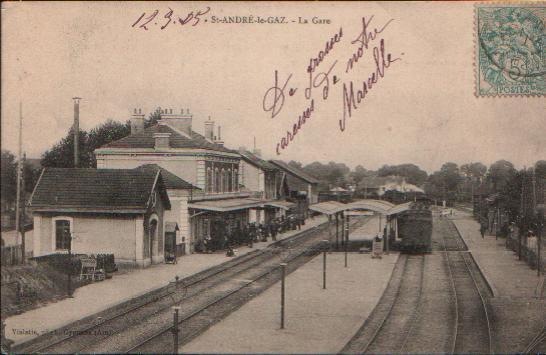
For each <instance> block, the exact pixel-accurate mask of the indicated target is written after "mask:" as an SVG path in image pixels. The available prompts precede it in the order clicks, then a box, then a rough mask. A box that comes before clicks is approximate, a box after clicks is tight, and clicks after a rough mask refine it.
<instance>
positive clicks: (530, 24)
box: [475, 2, 546, 96]
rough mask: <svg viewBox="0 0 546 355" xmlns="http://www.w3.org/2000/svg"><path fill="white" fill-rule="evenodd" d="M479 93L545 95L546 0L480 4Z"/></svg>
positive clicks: (477, 24)
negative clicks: (545, 20) (542, 0)
mask: <svg viewBox="0 0 546 355" xmlns="http://www.w3.org/2000/svg"><path fill="white" fill-rule="evenodd" d="M475 10H476V13H475V15H476V18H475V26H476V54H475V55H476V59H475V60H476V63H475V67H476V95H477V96H499V95H506V96H513V95H544V94H546V89H545V86H544V76H545V70H546V62H545V60H546V59H545V53H544V50H545V49H544V44H545V41H546V36H545V34H544V32H545V31H544V15H545V13H546V3H545V2H542V3H517V4H516V3H507V4H502V3H500V4H493V3H489V4H477V5H476V9H475Z"/></svg>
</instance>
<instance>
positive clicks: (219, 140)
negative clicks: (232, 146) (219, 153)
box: [214, 126, 224, 146]
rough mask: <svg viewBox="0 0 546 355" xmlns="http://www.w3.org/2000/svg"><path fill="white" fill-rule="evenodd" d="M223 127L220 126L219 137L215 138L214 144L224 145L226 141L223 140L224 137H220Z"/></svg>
mask: <svg viewBox="0 0 546 355" xmlns="http://www.w3.org/2000/svg"><path fill="white" fill-rule="evenodd" d="M221 128H222V127H221V126H218V137H214V138H215V139H214V143H216V144H218V145H222V146H223V145H224V141H223V140H222V137H221V135H220V133H221Z"/></svg>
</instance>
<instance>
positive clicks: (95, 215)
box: [30, 168, 171, 266]
mask: <svg viewBox="0 0 546 355" xmlns="http://www.w3.org/2000/svg"><path fill="white" fill-rule="evenodd" d="M30 208H31V209H32V211H33V214H34V235H33V252H34V256H35V257H36V256H42V255H47V254H53V253H61V254H64V253H68V252H71V253H74V254H114V255H115V260H116V263H119V264H132V265H137V266H147V265H150V264H155V263H161V262H163V260H164V255H165V249H164V222H165V212H166V211H169V210H170V209H171V203H170V201H169V197H168V195H167V190H166V188H165V183H164V182H163V178H162V176H161V172H160V171H159V170H148V169H146V170H135V169H60V168H45V169H44V170H43V171H42V174H41V175H40V178H39V180H38V183H37V184H36V187H35V189H34V192H33V194H32V197H31V200H30Z"/></svg>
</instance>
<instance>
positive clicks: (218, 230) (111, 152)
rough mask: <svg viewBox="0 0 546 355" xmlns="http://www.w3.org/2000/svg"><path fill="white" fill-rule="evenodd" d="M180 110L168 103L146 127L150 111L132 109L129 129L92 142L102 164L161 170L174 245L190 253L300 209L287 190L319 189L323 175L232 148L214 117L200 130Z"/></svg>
mask: <svg viewBox="0 0 546 355" xmlns="http://www.w3.org/2000/svg"><path fill="white" fill-rule="evenodd" d="M179 112H180V113H178V112H176V111H173V110H172V109H163V110H161V112H160V120H159V121H158V122H157V123H156V124H154V125H152V126H150V127H145V126H144V121H145V115H144V114H143V113H142V111H141V110H136V109H135V110H134V112H133V113H132V116H131V118H130V122H131V134H130V135H129V136H127V137H125V138H122V139H120V140H117V141H114V142H112V143H109V144H107V145H105V146H103V147H101V148H99V149H96V150H95V156H96V160H97V168H98V169H99V170H100V169H137V170H154V169H155V170H158V169H159V171H161V174H162V176H163V179H164V181H165V185H166V190H167V193H168V197H169V200H170V203H171V205H172V208H171V210H170V211H168V212H166V216H165V222H166V223H169V226H172V227H173V228H172V229H173V231H171V232H170V233H174V234H175V241H176V242H175V243H169V245H170V244H175V245H176V246H175V247H172V249H173V250H169V252H170V253H175V254H176V255H182V254H184V253H186V254H188V253H192V252H194V250H195V249H196V246H197V245H198V244H199V243H200V242H201V241H203V240H204V239H205V238H208V237H210V238H211V239H215V238H223V237H224V235H225V234H226V233H227V232H229V231H233V230H237V229H240V228H242V227H243V226H244V225H246V224H249V223H252V222H255V223H258V224H259V223H268V222H269V221H271V220H272V219H274V218H277V217H279V216H282V215H284V214H287V213H296V212H295V210H296V209H297V206H298V204H297V203H295V202H294V200H287V198H290V197H293V198H294V199H296V200H298V199H299V200H302V199H303V200H305V201H307V198H308V197H309V199H310V200H312V199H313V196H315V197H316V195H317V193H316V185H317V183H318V181H316V180H315V179H313V178H312V177H309V176H302V174H298V173H294V172H293V171H291V170H290V171H287V170H286V169H283V168H280V167H279V166H278V164H279V163H273V162H268V161H266V160H264V159H262V158H261V157H260V154H259V152H256V151H254V152H249V151H246V150H243V151H241V150H239V151H236V150H231V149H228V148H226V147H225V146H224V142H223V141H222V139H221V137H220V134H221V131H220V127H218V129H217V130H216V129H215V122H214V121H212V120H210V118H209V120H207V121H205V125H204V135H201V134H199V133H197V132H195V130H194V127H193V116H192V114H191V113H190V112H189V110H180V111H179ZM216 132H217V134H215V133H216ZM288 175H290V177H288ZM283 186H284V187H285V188H282V187H283ZM288 186H290V189H291V190H289V189H288V188H287V187H288ZM292 190H293V191H292ZM296 192H302V194H301V196H300V194H298V193H296ZM307 205H308V204H307V203H306V205H305V208H306V207H307ZM300 213H302V214H303V211H301V212H300Z"/></svg>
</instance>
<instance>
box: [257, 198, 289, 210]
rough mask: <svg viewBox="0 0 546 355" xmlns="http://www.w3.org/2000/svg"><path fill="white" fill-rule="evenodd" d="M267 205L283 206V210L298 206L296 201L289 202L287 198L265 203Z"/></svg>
mask: <svg viewBox="0 0 546 355" xmlns="http://www.w3.org/2000/svg"><path fill="white" fill-rule="evenodd" d="M264 205H265V206H271V207H277V208H281V209H283V210H286V211H288V210H289V209H291V208H294V207H296V204H295V203H294V202H289V201H286V200H274V201H269V202H266V203H264Z"/></svg>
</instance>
